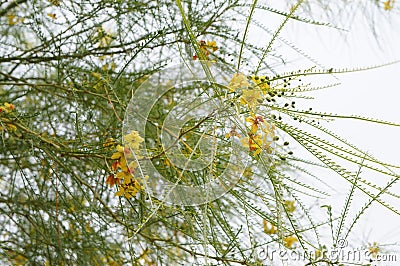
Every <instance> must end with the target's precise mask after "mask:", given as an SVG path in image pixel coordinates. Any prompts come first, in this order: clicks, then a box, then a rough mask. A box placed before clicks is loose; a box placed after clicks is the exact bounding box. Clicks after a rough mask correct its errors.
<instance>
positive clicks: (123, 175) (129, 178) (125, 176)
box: [115, 171, 132, 184]
mask: <svg viewBox="0 0 400 266" xmlns="http://www.w3.org/2000/svg"><path fill="white" fill-rule="evenodd" d="M115 177H116V178H118V179H120V180H121V179H122V180H124V184H129V183H131V181H132V174H131V173H130V172H127V171H121V172H118V173H117V174H116V175H115Z"/></svg>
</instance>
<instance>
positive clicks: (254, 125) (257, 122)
mask: <svg viewBox="0 0 400 266" xmlns="http://www.w3.org/2000/svg"><path fill="white" fill-rule="evenodd" d="M246 122H249V123H251V130H250V133H251V134H256V133H257V131H258V127H259V126H261V125H262V124H263V123H264V119H263V117H262V116H261V115H258V116H256V115H255V114H252V116H250V117H247V118H246Z"/></svg>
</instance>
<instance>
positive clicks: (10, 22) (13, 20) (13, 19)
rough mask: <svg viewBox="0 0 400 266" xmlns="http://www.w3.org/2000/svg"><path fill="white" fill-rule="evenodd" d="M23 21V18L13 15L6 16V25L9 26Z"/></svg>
mask: <svg viewBox="0 0 400 266" xmlns="http://www.w3.org/2000/svg"><path fill="white" fill-rule="evenodd" d="M24 20H25V18H22V17H18V16H16V15H15V14H13V13H11V14H9V15H7V21H8V25H11V26H12V25H15V24H18V23H24Z"/></svg>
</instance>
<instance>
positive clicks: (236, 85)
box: [228, 73, 250, 92]
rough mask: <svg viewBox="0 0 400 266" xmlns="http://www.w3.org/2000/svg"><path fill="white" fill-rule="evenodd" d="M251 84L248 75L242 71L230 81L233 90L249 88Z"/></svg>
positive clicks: (230, 88) (230, 87)
mask: <svg viewBox="0 0 400 266" xmlns="http://www.w3.org/2000/svg"><path fill="white" fill-rule="evenodd" d="M249 86H250V83H249V82H248V81H247V77H246V76H245V75H243V74H242V73H235V74H233V77H232V79H231V81H230V82H229V85H228V88H229V90H230V91H231V92H234V91H235V90H237V89H242V88H247V87H249Z"/></svg>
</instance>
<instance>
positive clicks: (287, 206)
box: [283, 200, 296, 212]
mask: <svg viewBox="0 0 400 266" xmlns="http://www.w3.org/2000/svg"><path fill="white" fill-rule="evenodd" d="M283 205H284V206H285V209H286V210H287V211H288V212H294V211H295V209H296V207H295V206H294V200H285V201H284V202H283Z"/></svg>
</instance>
